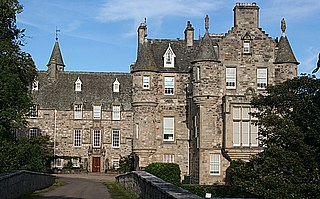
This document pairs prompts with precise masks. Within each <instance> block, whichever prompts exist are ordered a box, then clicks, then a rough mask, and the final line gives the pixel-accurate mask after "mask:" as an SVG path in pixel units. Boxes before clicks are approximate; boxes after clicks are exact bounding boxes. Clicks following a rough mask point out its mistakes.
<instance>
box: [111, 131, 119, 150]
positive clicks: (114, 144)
mask: <svg viewBox="0 0 320 199" xmlns="http://www.w3.org/2000/svg"><path fill="white" fill-rule="evenodd" d="M112 148H120V130H112Z"/></svg>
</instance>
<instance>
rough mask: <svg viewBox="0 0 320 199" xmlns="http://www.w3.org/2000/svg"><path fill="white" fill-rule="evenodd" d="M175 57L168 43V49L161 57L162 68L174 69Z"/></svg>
mask: <svg viewBox="0 0 320 199" xmlns="http://www.w3.org/2000/svg"><path fill="white" fill-rule="evenodd" d="M175 57H176V55H175V54H174V52H173V50H172V48H171V45H170V43H169V47H168V48H167V50H166V52H165V53H164V55H163V67H165V68H173V67H174V58H175Z"/></svg>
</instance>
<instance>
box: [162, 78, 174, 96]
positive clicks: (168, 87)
mask: <svg viewBox="0 0 320 199" xmlns="http://www.w3.org/2000/svg"><path fill="white" fill-rule="evenodd" d="M164 94H165V95H173V94H174V77H165V78H164Z"/></svg>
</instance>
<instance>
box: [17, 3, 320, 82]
mask: <svg viewBox="0 0 320 199" xmlns="http://www.w3.org/2000/svg"><path fill="white" fill-rule="evenodd" d="M19 2H20V4H22V5H23V6H24V11H23V12H22V13H20V14H19V15H17V26H18V28H20V29H25V34H26V38H25V46H24V47H23V48H22V50H24V51H26V52H28V53H30V54H31V55H32V57H33V59H34V61H35V63H36V66H37V68H38V70H47V67H46V65H47V63H48V61H49V58H50V55H51V52H52V49H53V46H54V43H55V38H56V29H58V30H60V32H59V33H58V39H59V45H60V49H61V52H62V56H63V60H64V64H65V65H66V67H65V70H66V71H94V72H129V70H130V64H131V63H133V62H135V60H136V56H137V55H136V53H137V40H138V39H137V28H138V26H139V24H140V23H141V22H144V19H145V18H146V21H147V28H148V38H151V39H152V38H154V39H159V38H160V39H177V38H181V39H184V30H185V28H186V24H187V21H188V20H190V21H191V24H192V26H193V27H194V29H195V38H198V37H199V35H201V36H203V33H204V31H205V27H204V17H205V15H206V14H208V15H209V17H210V29H209V32H210V33H226V32H228V30H229V29H231V27H232V26H233V8H234V6H235V5H236V2H241V3H242V2H243V3H252V2H256V3H257V5H258V6H259V7H260V22H259V26H260V27H261V28H262V29H263V30H264V31H265V32H266V33H267V34H269V36H270V37H272V38H275V37H279V38H280V36H281V28H280V24H281V23H280V22H281V19H282V18H284V19H285V20H286V25H287V29H286V35H287V37H288V39H289V41H290V44H291V47H292V49H293V52H294V53H295V55H296V58H297V60H298V61H299V62H300V65H299V66H298V73H299V74H300V73H307V74H310V73H311V71H312V70H313V69H314V68H315V67H316V63H317V60H318V54H319V53H320V1H319V0H256V1H252V2H251V1H238V0H161V1H159V0H20V1H19ZM317 76H318V77H319V76H320V71H318V73H317Z"/></svg>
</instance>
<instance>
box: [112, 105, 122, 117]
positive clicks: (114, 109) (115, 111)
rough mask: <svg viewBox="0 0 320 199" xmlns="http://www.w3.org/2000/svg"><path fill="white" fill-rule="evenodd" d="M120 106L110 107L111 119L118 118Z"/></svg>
mask: <svg viewBox="0 0 320 199" xmlns="http://www.w3.org/2000/svg"><path fill="white" fill-rule="evenodd" d="M120 115H121V112H120V106H113V107H112V120H120Z"/></svg>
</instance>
